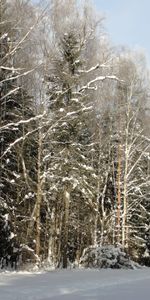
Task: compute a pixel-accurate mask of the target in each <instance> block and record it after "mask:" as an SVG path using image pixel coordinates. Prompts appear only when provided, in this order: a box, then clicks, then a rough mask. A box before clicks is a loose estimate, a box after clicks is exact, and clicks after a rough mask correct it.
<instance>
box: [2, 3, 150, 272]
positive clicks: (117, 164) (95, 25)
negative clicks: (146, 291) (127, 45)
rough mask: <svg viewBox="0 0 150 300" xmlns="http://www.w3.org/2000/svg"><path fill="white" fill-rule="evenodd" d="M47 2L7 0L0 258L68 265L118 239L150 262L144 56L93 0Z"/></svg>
mask: <svg viewBox="0 0 150 300" xmlns="http://www.w3.org/2000/svg"><path fill="white" fill-rule="evenodd" d="M48 4H49V5H48V6H47V4H46V8H44V3H43V5H42V6H35V5H33V4H32V3H29V1H23V0H13V1H11V3H10V2H9V1H6V0H0V81H1V82H0V259H1V260H2V261H4V259H6V258H7V257H12V259H13V260H14V261H15V259H17V257H18V256H17V255H18V253H19V254H20V253H22V261H23V262H24V263H26V262H28V261H30V262H34V263H38V264H40V263H43V262H48V263H49V264H50V265H53V266H55V267H63V268H66V267H67V266H68V264H69V263H72V264H77V265H78V264H79V262H80V257H81V255H82V253H83V250H84V249H85V248H87V247H90V246H95V247H96V246H97V247H98V246H104V245H114V246H121V247H123V248H124V249H125V251H126V252H127V253H128V254H129V255H130V256H131V257H132V258H133V259H134V260H136V261H138V262H140V263H146V264H149V255H150V229H149V222H150V202H149V199H150V135H149V132H150V131H149V130H150V128H149V122H148V121H149V73H148V71H147V68H146V63H145V59H144V57H143V55H142V54H140V53H135V52H131V51H130V50H128V49H124V48H121V49H114V48H113V47H112V46H111V44H110V42H109V39H108V36H107V34H106V33H105V31H104V27H103V17H102V16H101V15H98V14H96V12H95V11H94V9H93V8H92V7H91V6H90V4H89V3H88V4H87V2H86V3H83V2H82V3H81V4H82V5H79V4H78V1H76V0H64V1H59V0H54V1H53V0H51V1H49V3H48ZM15 253H17V254H16V255H15ZM23 253H24V255H23Z"/></svg>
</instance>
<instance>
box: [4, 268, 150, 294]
mask: <svg viewBox="0 0 150 300" xmlns="http://www.w3.org/2000/svg"><path fill="white" fill-rule="evenodd" d="M120 299H121V300H150V269H148V268H145V269H142V270H134V271H133V270H127V271H126V270H100V271H98V270H73V271H52V272H48V273H43V274H31V273H28V274H25V273H0V300H120Z"/></svg>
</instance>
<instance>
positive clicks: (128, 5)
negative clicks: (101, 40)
mask: <svg viewBox="0 0 150 300" xmlns="http://www.w3.org/2000/svg"><path fill="white" fill-rule="evenodd" d="M93 2H94V4H95V7H96V9H97V10H99V11H102V12H105V15H106V21H105V27H106V29H107V30H108V33H109V35H110V38H111V40H112V42H113V44H115V45H116V44H117V45H125V46H130V47H131V48H134V47H135V48H143V49H144V51H145V53H146V56H147V59H148V62H149V64H150V0H93Z"/></svg>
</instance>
